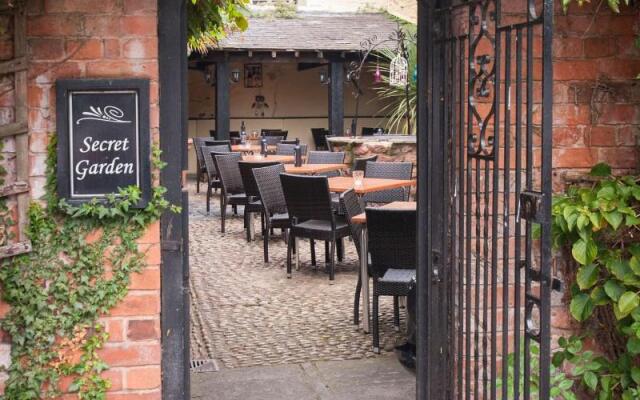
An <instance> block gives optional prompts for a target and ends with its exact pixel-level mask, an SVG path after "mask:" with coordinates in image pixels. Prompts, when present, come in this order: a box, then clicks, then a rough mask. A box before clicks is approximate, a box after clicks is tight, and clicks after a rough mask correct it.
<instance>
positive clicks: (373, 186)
mask: <svg viewBox="0 0 640 400" xmlns="http://www.w3.org/2000/svg"><path fill="white" fill-rule="evenodd" d="M415 185H416V181H415V180H413V179H409V180H406V179H383V178H364V179H363V180H362V186H358V187H354V185H353V178H352V177H350V176H336V177H333V178H329V190H330V191H331V192H335V193H342V192H346V191H347V190H349V189H354V190H355V192H356V193H357V194H365V193H371V192H379V191H381V190H387V189H396V188H401V187H406V186H415Z"/></svg>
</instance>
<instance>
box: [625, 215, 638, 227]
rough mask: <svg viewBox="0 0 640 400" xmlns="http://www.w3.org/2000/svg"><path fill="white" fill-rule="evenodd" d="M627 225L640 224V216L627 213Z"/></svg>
mask: <svg viewBox="0 0 640 400" xmlns="http://www.w3.org/2000/svg"><path fill="white" fill-rule="evenodd" d="M625 223H626V224H627V226H633V225H640V218H638V217H637V216H635V215H627V220H626V221H625Z"/></svg>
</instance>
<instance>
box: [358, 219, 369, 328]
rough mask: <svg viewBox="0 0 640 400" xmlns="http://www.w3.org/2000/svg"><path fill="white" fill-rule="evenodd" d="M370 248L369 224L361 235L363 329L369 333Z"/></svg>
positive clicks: (364, 227) (363, 228)
mask: <svg viewBox="0 0 640 400" xmlns="http://www.w3.org/2000/svg"><path fill="white" fill-rule="evenodd" d="M368 261H369V250H368V248H367V226H366V225H364V226H363V227H362V233H361V237H360V276H361V277H362V330H363V331H364V333H369V271H368V263H369V262H368Z"/></svg>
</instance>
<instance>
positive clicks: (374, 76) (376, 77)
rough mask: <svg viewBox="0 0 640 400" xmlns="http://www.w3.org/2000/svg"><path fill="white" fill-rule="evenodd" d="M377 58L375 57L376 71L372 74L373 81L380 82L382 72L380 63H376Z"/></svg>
mask: <svg viewBox="0 0 640 400" xmlns="http://www.w3.org/2000/svg"><path fill="white" fill-rule="evenodd" d="M378 61H379V60H378V58H377V57H376V72H374V74H373V82H374V83H380V82H382V74H381V73H380V64H378Z"/></svg>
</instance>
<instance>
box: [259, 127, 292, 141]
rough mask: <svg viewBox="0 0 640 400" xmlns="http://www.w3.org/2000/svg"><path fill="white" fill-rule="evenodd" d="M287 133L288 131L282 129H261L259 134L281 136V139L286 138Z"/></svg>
mask: <svg viewBox="0 0 640 400" xmlns="http://www.w3.org/2000/svg"><path fill="white" fill-rule="evenodd" d="M288 135H289V131H283V130H282V129H261V130H260V136H264V137H269V136H283V139H282V140H286V139H287V136H288Z"/></svg>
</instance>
